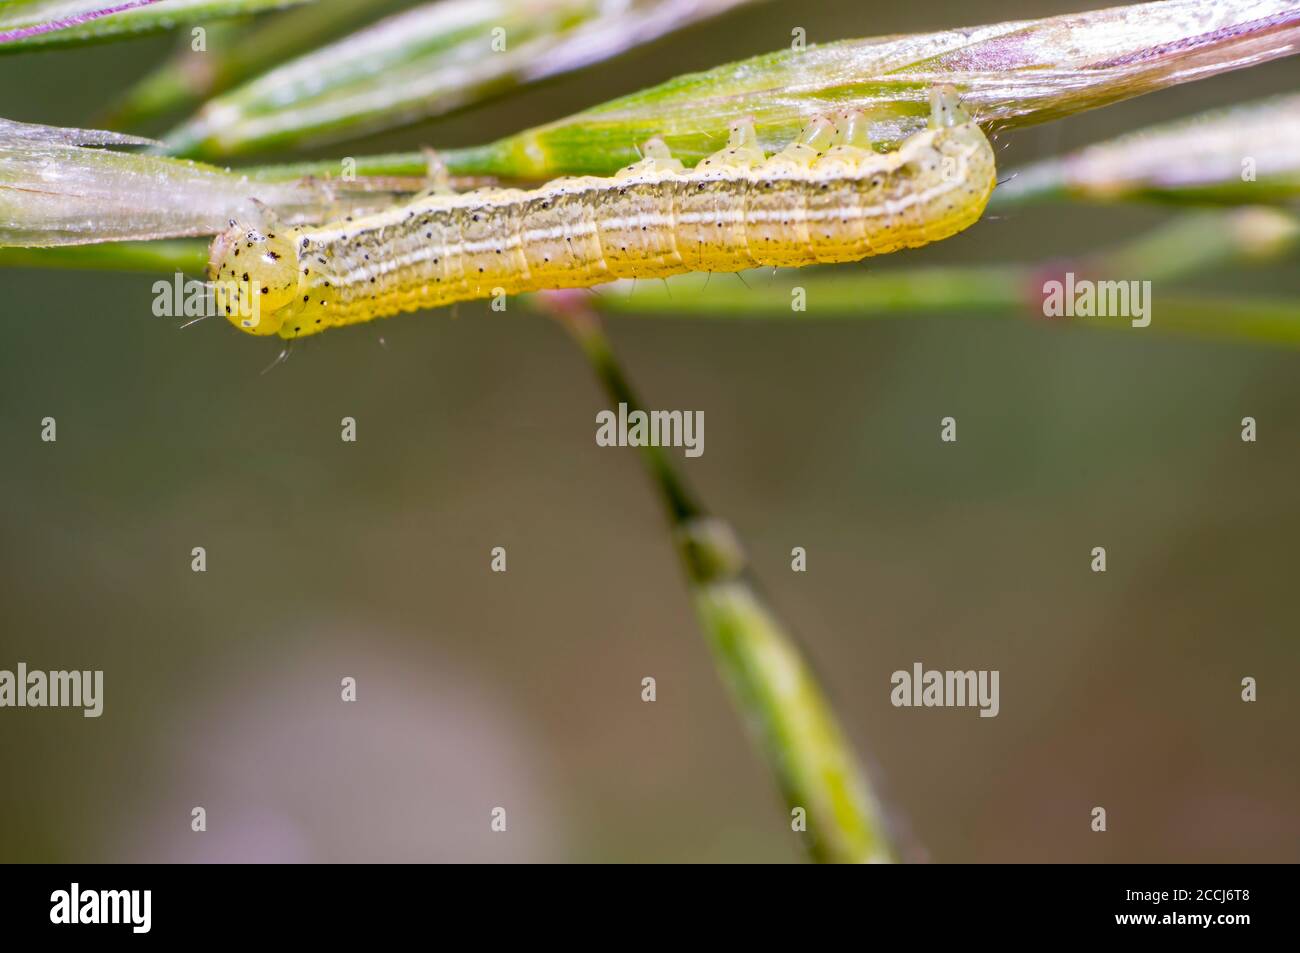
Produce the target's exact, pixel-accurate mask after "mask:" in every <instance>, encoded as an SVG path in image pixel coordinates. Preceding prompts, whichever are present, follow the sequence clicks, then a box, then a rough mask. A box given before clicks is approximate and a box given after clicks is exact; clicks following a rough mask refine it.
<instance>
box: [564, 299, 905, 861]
mask: <svg viewBox="0 0 1300 953" xmlns="http://www.w3.org/2000/svg"><path fill="white" fill-rule="evenodd" d="M546 300H547V302H548V307H549V308H550V309H551V310H552V311H553V312H554V313H557V315H558V316H560V317H561V319H562V323H564V325H565V326H566V327H567V328H568V329H569V331H570V332H571V333H572V335H573V337H574V339H575V340H576V341H577V343H578V345H579V346H580V347H581V348H582V351H583V353H584V354H585V355H586V356H587V360H588V361H589V362H590V364H591V366H592V369H593V370H594V371H595V372H596V376H597V378H598V379H599V380H600V383H601V385H602V386H603V387H604V389H605V392H606V393H607V394H608V395H609V398H610V400H611V401H613V402H614V403H616V404H619V403H622V404H626V405H627V408H628V413H632V412H633V411H636V410H639V409H641V403H640V401H638V400H637V398H636V395H635V393H634V392H633V390H632V388H631V386H630V385H629V383H628V381H627V378H626V377H625V376H624V374H623V372H622V369H621V368H620V367H619V366H618V362H617V360H616V359H615V357H614V353H613V351H612V349H611V348H610V344H609V340H608V339H607V338H606V337H605V334H604V332H603V331H602V330H601V327H600V323H599V321H598V320H597V319H596V318H595V317H594V316H593V315H591V314H590V313H589V312H585V311H584V310H582V309H581V306H580V305H575V304H573V303H572V302H573V301H574V300H576V299H573V298H568V299H565V298H562V297H559V296H555V297H549V296H548V298H547V299H546ZM566 300H567V301H568V302H569V303H568V304H563V303H561V302H564V301H566ZM641 450H642V457H643V459H644V461H645V462H646V465H647V467H648V469H649V471H650V474H651V477H652V478H653V480H654V484H655V487H656V488H657V489H658V491H659V494H660V497H661V498H662V499H663V502H664V506H665V508H666V510H667V513H668V519H669V522H670V525H671V527H672V532H673V537H674V539H675V541H676V544H677V548H678V553H679V555H680V557H681V560H682V565H683V568H684V569H685V572H686V577H687V582H688V585H689V586H690V590H691V596H692V600H693V602H694V604H695V610H696V613H697V615H698V617H699V620H700V624H701V626H702V627H703V629H704V632H705V635H706V637H707V638H708V641H709V645H710V647H711V648H712V650H713V655H714V659H715V661H716V663H717V665H718V668H719V670H720V672H721V674H722V677H723V680H724V681H725V682H726V683H727V685H728V687H729V689H730V691H731V694H732V697H733V698H734V699H735V701H736V704H737V706H738V707H739V708H740V711H741V714H742V716H743V718H744V721H745V723H746V725H747V726H748V727H749V730H750V731H751V733H752V734H753V736H754V737H755V739H756V741H757V743H758V746H759V748H760V749H761V750H762V752H763V753H764V755H765V756H766V758H767V761H768V764H769V766H770V767H771V768H772V770H773V771H774V772H775V774H776V777H777V780H778V783H779V785H780V788H781V791H782V793H783V794H784V797H785V801H786V805H787V807H788V808H789V809H790V812H791V814H790V816H791V827H792V829H793V830H799V831H801V833H800V834H799V836H800V837H801V838H803V839H804V845H805V847H806V849H807V850H808V852H809V854H810V856H811V857H812V858H813V859H814V860H816V861H819V862H829V863H854V862H890V861H892V860H893V859H894V854H893V850H892V849H891V847H890V845H889V842H888V839H887V836H886V827H885V822H884V819H883V817H882V815H881V810H880V807H879V805H878V804H877V803H876V800H875V798H874V797H873V795H872V793H871V790H870V788H869V786H868V783H867V780H866V776H865V774H864V773H863V771H862V769H861V768H860V766H859V765H858V763H857V760H856V758H855V757H854V755H853V751H852V749H851V748H850V746H849V744H848V741H847V740H846V738H845V737H844V733H843V731H842V730H841V729H840V726H839V723H838V722H837V720H836V718H835V715H834V713H833V712H832V710H831V708H830V705H829V704H828V703H827V701H826V698H825V695H824V693H823V692H822V689H821V687H820V685H818V683H817V679H816V678H815V676H814V675H813V673H812V671H811V669H810V668H809V666H808V664H807V663H806V662H805V661H804V659H803V657H802V655H801V654H800V651H799V649H798V647H797V646H796V645H795V643H794V641H793V640H792V639H791V638H790V636H789V634H788V633H787V632H786V631H785V629H784V627H783V626H782V625H781V622H780V620H779V619H777V617H776V616H775V615H774V614H773V613H772V611H771V609H770V608H768V606H767V605H766V604H765V603H764V601H763V599H762V598H761V597H760V596H759V595H758V593H757V592H756V590H755V588H754V586H753V584H752V582H751V580H750V578H749V574H748V571H747V569H746V559H745V554H744V551H743V549H742V547H741V545H740V542H739V540H738V539H737V537H736V535H735V533H734V531H733V530H732V529H731V527H730V526H729V525H728V524H727V523H725V522H724V521H722V520H720V519H718V518H716V517H712V516H709V515H708V514H707V513H706V512H705V511H704V509H703V507H702V506H701V504H700V503H699V502H698V501H697V500H696V499H695V498H694V497H693V496H692V494H691V493H690V491H689V490H688V489H687V488H686V486H685V484H684V483H683V481H682V480H681V478H680V477H679V476H678V475H677V473H676V472H675V471H674V469H673V467H672V464H671V463H670V462H669V460H668V457H667V455H666V454H665V453H664V451H663V449H662V448H660V447H642V448H641ZM803 824H806V829H804V828H803Z"/></svg>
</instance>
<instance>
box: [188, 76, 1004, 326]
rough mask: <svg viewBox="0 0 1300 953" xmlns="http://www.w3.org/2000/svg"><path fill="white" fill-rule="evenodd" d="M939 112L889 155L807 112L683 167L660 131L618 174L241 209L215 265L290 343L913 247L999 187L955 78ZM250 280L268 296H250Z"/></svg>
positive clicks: (934, 237) (256, 322)
mask: <svg viewBox="0 0 1300 953" xmlns="http://www.w3.org/2000/svg"><path fill="white" fill-rule="evenodd" d="M930 108H931V114H930V120H929V128H927V129H926V130H924V131H922V132H919V133H917V134H916V135H914V136H912V137H911V138H909V139H907V140H906V141H905V142H903V144H902V145H901V146H900V147H899V149H898V150H896V151H895V152H892V153H886V154H878V153H876V152H873V151H872V149H871V143H870V141H869V139H868V136H867V122H866V120H865V118H864V117H863V116H862V115H861V114H857V113H850V114H845V115H841V116H838V117H835V118H817V119H813V120H812V121H811V122H810V123H808V125H807V126H805V127H804V129H803V131H802V132H801V133H800V135H799V137H798V138H797V139H796V140H795V141H794V142H792V143H791V144H790V145H788V146H786V147H785V148H784V149H782V150H781V151H780V152H777V153H775V154H774V155H772V156H768V155H766V154H765V153H764V151H763V149H762V147H761V146H760V145H759V144H758V141H757V136H756V135H755V132H754V127H753V125H752V123H748V122H741V123H737V124H736V125H735V126H733V127H732V130H731V136H730V139H729V140H728V142H727V145H726V147H725V148H724V149H722V150H721V151H720V152H717V153H715V154H714V155H712V156H710V157H709V158H707V159H704V160H703V161H701V162H700V163H699V164H698V165H697V166H696V167H695V168H693V169H689V170H688V169H685V168H683V166H682V163H681V162H680V161H679V160H677V159H673V158H672V157H671V156H670V155H669V154H668V149H667V147H666V146H665V145H664V144H663V143H662V142H661V141H659V140H651V141H650V142H649V143H647V144H646V148H645V157H644V158H643V159H642V160H641V161H639V162H635V163H633V164H632V165H630V166H628V167H627V168H625V169H622V170H621V171H619V172H618V173H616V174H615V175H613V176H610V177H607V178H600V177H593V176H585V177H581V178H568V179H556V180H555V181H553V182H549V183H547V184H546V185H544V186H542V187H540V188H537V189H532V190H527V191H525V190H520V189H499V188H492V189H478V190H475V191H472V192H465V193H461V194H456V193H452V192H449V191H446V190H443V191H439V192H435V194H431V195H426V196H423V197H420V198H417V199H415V200H413V201H411V202H409V203H407V204H405V205H398V206H394V207H393V208H391V209H388V210H386V211H384V212H380V213H378V214H374V215H369V216H366V217H364V218H358V219H356V220H355V221H343V222H335V223H333V224H329V225H324V226H319V227H293V228H279V227H276V226H273V225H269V224H266V223H259V225H258V227H249V226H247V225H245V224H241V223H239V222H233V221H232V222H231V227H230V228H229V229H228V230H227V231H225V232H223V233H222V234H220V235H218V236H217V237H216V239H215V240H214V241H213V243H212V255H211V261H210V262H209V265H208V277H209V278H210V279H211V280H212V281H213V282H214V283H215V285H216V295H217V301H218V306H219V307H221V308H222V310H223V313H225V314H226V315H227V316H228V317H229V318H230V320H231V323H233V324H234V325H235V326H236V327H238V328H240V329H241V330H244V331H247V332H249V333H251V334H258V335H269V334H279V335H280V336H281V337H284V338H296V337H302V336H305V335H308V334H314V333H316V332H318V331H323V330H325V329H326V328H331V327H337V326H340V325H345V324H355V323H358V322H361V321H369V320H370V319H371V318H378V317H385V316H387V315H392V314H397V313H399V312H402V311H415V310H419V309H421V308H431V307H436V306H438V305H443V304H450V303H452V302H455V301H464V300H468V299H472V298H485V297H489V296H492V295H495V294H499V293H501V292H505V293H506V294H516V293H519V292H524V291H538V290H541V289H547V288H584V287H588V286H591V285H597V284H602V283H604V282H608V281H613V280H615V279H619V278H644V277H661V276H667V275H675V274H681V273H683V272H689V271H742V270H744V269H747V268H755V267H758V266H761V265H771V266H781V267H792V266H801V265H811V264H817V263H823V262H844V261H857V260H858V259H861V258H866V257H867V256H870V255H883V254H886V253H888V252H892V251H895V250H897V249H899V248H914V247H917V246H920V245H925V244H928V243H930V242H936V241H939V240H941V239H944V238H948V237H950V236H952V235H955V234H956V233H957V232H960V231H962V230H963V229H965V228H967V227H968V226H970V225H972V224H974V222H975V221H977V220H978V219H979V217H980V215H981V214H982V213H983V211H984V206H985V204H986V203H987V202H988V198H989V195H990V194H991V193H992V191H993V186H994V184H995V182H996V171H995V168H994V159H993V150H992V147H991V146H990V145H989V141H988V139H987V138H985V136H984V133H983V132H982V131H981V130H980V128H979V126H977V125H976V124H975V123H974V122H973V121H971V119H970V117H969V116H967V115H966V113H965V111H964V110H963V109H962V108H961V105H960V104H959V102H958V100H957V96H956V93H955V91H953V90H952V89H950V88H946V87H937V88H935V89H934V90H932V91H931V94H930ZM241 289H242V290H241ZM250 293H251V294H255V295H259V296H260V297H259V299H258V306H257V307H254V308H249V307H248V306H247V302H243V301H241V300H239V296H240V295H241V294H244V295H247V294H250ZM250 312H251V314H250Z"/></svg>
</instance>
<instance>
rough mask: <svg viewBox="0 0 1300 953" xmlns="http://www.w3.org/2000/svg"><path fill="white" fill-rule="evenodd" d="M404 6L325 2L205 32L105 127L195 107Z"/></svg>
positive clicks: (396, 1)
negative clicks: (200, 42) (201, 45)
mask: <svg viewBox="0 0 1300 953" xmlns="http://www.w3.org/2000/svg"><path fill="white" fill-rule="evenodd" d="M404 2H406V0H326V2H324V3H314V4H312V5H310V6H306V7H299V8H296V9H290V10H286V11H285V12H284V13H281V14H278V15H276V16H272V17H269V18H265V19H259V20H258V21H257V22H256V23H255V24H253V25H251V26H249V25H247V24H244V23H241V22H236V21H224V22H219V23H213V24H211V25H210V26H209V27H208V37H207V44H206V48H205V49H203V50H201V51H196V50H194V49H191V47H190V44H189V43H188V42H186V43H184V44H183V46H182V47H181V49H180V50H178V51H177V53H176V54H175V55H174V56H173V57H172V58H171V59H169V60H168V61H167V62H165V63H164V64H163V65H162V66H160V67H158V68H157V69H156V70H154V71H153V72H152V73H150V74H149V75H147V76H145V77H144V78H143V79H141V80H140V81H139V82H138V83H136V84H135V85H134V86H132V87H131V88H130V89H129V90H127V91H126V92H125V93H124V94H123V95H122V97H121V98H120V100H119V101H118V103H117V105H116V107H115V108H114V109H113V110H112V112H111V113H110V114H109V115H108V117H107V118H106V120H105V122H106V124H107V125H111V126H115V127H123V126H134V125H138V124H140V123H143V122H146V121H148V120H151V119H154V118H156V117H159V116H163V115H166V114H169V113H172V112H176V111H178V110H180V109H183V108H186V107H192V106H195V105H197V104H198V103H199V102H200V101H201V100H203V99H205V98H206V97H208V96H211V95H213V94H215V93H221V92H224V91H225V90H227V89H229V88H231V87H232V86H234V85H235V84H237V83H241V82H243V81H244V80H246V79H248V78H249V77H251V76H255V75H256V74H258V73H260V72H262V71H263V70H265V69H268V68H270V67H273V66H275V65H276V64H277V63H283V62H285V61H286V60H289V59H292V58H293V57H295V56H298V55H299V54H301V53H303V52H305V51H307V50H312V49H315V48H316V47H318V46H320V45H321V44H322V43H325V42H328V41H330V40H334V39H336V38H337V37H339V36H340V35H342V34H344V33H346V32H347V31H348V30H350V29H353V28H355V27H356V26H359V25H360V24H361V23H363V22H365V21H366V20H367V19H369V18H370V17H373V16H376V15H377V14H381V13H385V12H389V11H391V10H392V9H394V8H396V7H397V6H399V5H401V4H402V3H404Z"/></svg>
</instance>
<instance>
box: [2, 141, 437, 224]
mask: <svg viewBox="0 0 1300 953" xmlns="http://www.w3.org/2000/svg"><path fill="white" fill-rule="evenodd" d="M142 141H143V142H148V140H140V139H138V138H136V137H132V136H123V135H121V134H118V133H104V132H96V131H90V130H79V129H55V128H51V127H48V126H37V125H29V124H25V123H15V122H9V121H7V120H0V245H27V246H40V245H66V244H82V243H87V242H102V241H116V240H131V239H149V238H175V237H181V236H186V235H211V234H213V233H215V232H217V231H220V230H221V229H222V228H224V227H226V224H227V223H228V222H229V220H230V219H231V217H241V218H244V219H245V220H248V221H258V220H260V219H261V217H262V216H261V214H260V211H259V210H258V209H256V208H255V207H254V206H253V204H252V202H253V201H254V200H256V201H260V202H262V203H263V204H264V205H266V206H268V207H270V208H272V209H274V211H275V212H276V213H277V214H278V215H279V217H280V218H282V219H283V220H285V221H287V222H289V223H295V222H313V221H320V220H322V219H326V218H337V217H341V216H342V215H344V214H347V213H349V212H366V211H374V210H376V209H379V208H383V207H385V206H387V205H390V204H392V202H393V201H394V197H395V192H393V191H384V190H373V188H372V187H373V186H374V185H375V183H373V182H356V183H349V182H333V183H331V182H324V181H320V180H311V179H305V180H298V181H293V182H260V181H257V180H254V179H252V178H250V177H249V176H247V175H243V174H239V173H234V172H229V171H227V170H225V169H218V168H216V167H214V166H209V165H202V164H200V163H197V162H190V161H187V160H182V159H170V158H165V157H162V156H148V155H133V154H130V153H123V152H114V151H111V150H108V149H99V148H87V147H86V146H84V145H80V144H79V143H84V142H93V143H102V144H114V145H117V144H135V143H139V142H142ZM416 187H418V185H417V186H416Z"/></svg>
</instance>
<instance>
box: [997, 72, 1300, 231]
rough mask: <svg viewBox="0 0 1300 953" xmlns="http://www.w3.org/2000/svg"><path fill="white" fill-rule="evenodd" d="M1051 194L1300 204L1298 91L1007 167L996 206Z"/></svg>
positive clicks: (1104, 199) (1100, 198)
mask: <svg viewBox="0 0 1300 953" xmlns="http://www.w3.org/2000/svg"><path fill="white" fill-rule="evenodd" d="M1050 199H1071V200H1074V201H1088V202H1117V201H1128V200H1133V199H1147V200H1152V201H1161V202H1180V203H1197V204H1221V205H1265V204H1277V205H1283V204H1296V203H1300V93H1293V94H1291V95H1287V96H1276V97H1272V98H1270V99H1265V100H1262V101H1260V102H1254V103H1248V104H1245V105H1241V106H1233V107H1231V108H1229V109H1222V110H1214V111H1212V112H1206V113H1200V114H1198V115H1196V116H1192V117H1190V118H1188V119H1180V120H1178V121H1176V122H1171V123H1165V124H1162V125H1158V126H1152V127H1150V128H1148V129H1143V130H1141V131H1140V132H1135V133H1130V134H1128V135H1125V136H1120V137H1119V138H1117V139H1112V140H1110V141H1109V142H1103V143H1098V144H1096V145H1091V146H1088V147H1086V148H1084V149H1080V150H1078V151H1076V152H1073V153H1070V154H1069V155H1067V156H1063V157H1061V158H1055V159H1049V160H1046V161H1044V162H1038V163H1035V164H1033V165H1030V166H1027V167H1026V168H1023V169H1019V170H1017V171H1016V172H1014V173H1012V175H1011V176H1010V179H1009V181H1008V182H1006V184H1004V185H1003V186H1001V187H1000V188H998V190H997V191H996V192H995V193H994V195H993V201H992V203H991V206H992V207H993V208H1009V207H1012V206H1016V205H1025V204H1028V203H1031V202H1037V201H1044V200H1050Z"/></svg>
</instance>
